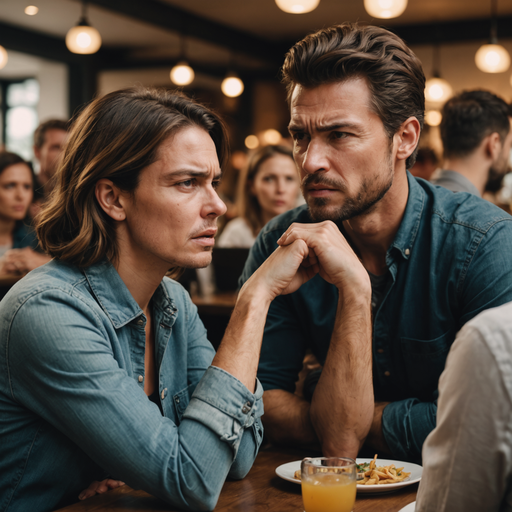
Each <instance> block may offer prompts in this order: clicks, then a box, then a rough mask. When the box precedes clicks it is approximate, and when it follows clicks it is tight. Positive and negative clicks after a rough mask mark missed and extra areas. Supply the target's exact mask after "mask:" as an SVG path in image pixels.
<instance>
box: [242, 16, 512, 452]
mask: <svg viewBox="0 0 512 512" xmlns="http://www.w3.org/2000/svg"><path fill="white" fill-rule="evenodd" d="M283 81H284V84H285V85H286V87H287V91H288V102H289V105H290V112H291V121H290V124H289V131H290V133H291V135H292V137H293V139H294V157H295V160H296V163H297V164H298V167H299V170H300V172H301V177H302V190H303V194H304V197H305V199H306V201H307V205H305V206H304V207H299V208H297V209H295V210H292V211H291V212H288V213H285V214H283V215H281V216H280V217H277V218H276V219H273V220H272V221H271V222H270V223H269V224H268V225H267V226H266V227H265V228H264V229H263V230H262V231H261V233H260V235H259V237H258V239H257V240H256V243H255V245H254V246H253V248H252V250H251V253H250V256H249V259H248V261H247V264H246V267H245V270H244V274H243V276H242V282H243V281H245V280H246V279H247V278H248V277H249V276H250V275H251V274H252V273H253V272H254V271H255V270H256V269H257V268H258V267H259V266H260V265H261V264H262V263H263V262H264V261H265V259H266V258H267V257H268V256H269V254H271V252H272V251H273V250H274V249H275V247H278V246H281V247H283V246H286V245H287V244H289V243H293V242H294V241H296V240H298V239H302V240H305V241H306V243H307V244H308V246H309V248H310V251H312V253H313V254H314V257H315V258H316V260H317V262H318V265H319V268H320V273H319V275H317V276H315V277H314V278H313V279H312V280H311V281H309V282H308V283H306V284H305V285H304V286H302V287H301V288H300V289H299V290H298V291H297V292H295V293H293V294H291V295H288V296H286V297H278V298H277V299H276V300H275V301H274V302H273V303H272V305H271V307H270V309H269V314H268V317H267V323H266V327H265V334H264V340H263V345H262V353H261V359H260V365H259V369H258V377H259V378H260V380H261V382H262V384H263V388H264V390H265V393H264V403H265V416H264V418H263V421H264V424H265V428H266V432H267V434H268V437H269V439H270V440H272V441H274V442H276V443H291V444H303V445H312V444H318V443H320V445H321V448H322V450H323V452H324V454H325V455H333V456H334V455H338V456H339V455H344V456H349V457H356V455H357V454H358V452H359V450H360V449H361V448H362V447H368V448H369V449H370V450H371V454H372V455H373V454H374V453H376V452H378V453H379V454H380V455H382V456H384V455H386V454H390V455H392V456H393V457H395V458H397V459H400V460H420V459H421V449H422V445H423V441H424V440H425V438H426V436H427V435H428V433H429V432H430V431H431V430H432V429H433V428H434V426H435V422H436V404H437V384H438V379H439V375H440V374H441V372H442V370H443V368H444V363H445V360H446V356H447V354H448V351H449V348H450V346H451V344H452V342H453V340H454V338H455V334H456V332H457V331H458V330H459V329H460V327H461V326H462V325H463V324H464V323H466V322H467V321H468V320H469V319H471V318H472V317H473V316H475V315H476V314H477V313H478V312H480V311H482V310H483V309H486V308H489V307H492V306H497V305H500V304H503V303H505V302H508V301H510V300H512V261H511V260H510V251H511V250H512V217H510V216H509V215H507V214H506V213H504V212H503V211H501V210H500V209H498V208H497V207H495V206H493V205H491V204H489V203H487V202H485V201H483V200H481V199H479V198H477V197H475V196H472V195H469V194H453V193H451V192H449V191H447V190H444V189H442V188H439V187H434V186H431V185H430V184H429V183H427V182H426V181H423V180H416V179H415V178H414V177H413V176H412V175H410V174H409V173H408V172H407V169H408V168H410V167H411V166H412V165H413V164H414V159H415V155H416V151H417V144H418V140H419V136H420V132H421V129H422V126H423V115H424V107H425V100H424V89H425V77H424V74H423V70H422V67H421V63H420V61H419V60H418V58H417V57H416V56H415V55H414V53H413V52H412V51H411V50H410V49H409V48H408V47H407V45H406V44H405V43H404V42H403V41H402V40H401V39H400V38H399V37H397V36H396V35H394V34H392V33H391V32H389V31H387V30H385V29H382V28H378V27H372V26H361V25H352V24H349V23H345V24H343V25H339V26H334V27H331V28H327V29H324V30H320V31H319V32H317V33H315V34H312V35H309V36H307V37H306V38H304V39H303V40H302V41H299V42H298V43H297V44H296V45H295V46H294V47H293V48H291V50H290V51H289V52H288V54H287V56H286V60H285V63H284V66H283ZM308 349H309V350H311V351H312V352H313V354H314V355H315V356H316V358H317V359H318V361H319V362H320V364H321V365H322V366H323V370H322V371H321V372H320V373H317V374H316V381H315V380H314V379H309V381H307V382H306V384H305V387H304V389H305V393H304V395H305V396H299V395H298V394H295V393H294V391H295V382H296V380H297V378H298V374H299V372H300V370H301V369H302V363H303V359H304V355H305V353H306V351H307V350H308ZM308 392H309V397H310V398H309V399H308V398H306V397H307V396H308Z"/></svg>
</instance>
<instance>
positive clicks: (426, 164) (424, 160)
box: [409, 148, 439, 181]
mask: <svg viewBox="0 0 512 512" xmlns="http://www.w3.org/2000/svg"><path fill="white" fill-rule="evenodd" d="M438 163H439V162H438V159H437V156H436V154H435V152H434V150H433V149H431V148H420V149H418V154H417V155H416V163H415V164H414V165H413V166H412V167H411V168H410V169H409V172H410V173H411V174H412V175H413V176H416V178H423V179H424V180H427V181H430V178H431V177H432V175H433V174H434V171H435V170H436V169H437V165H438Z"/></svg>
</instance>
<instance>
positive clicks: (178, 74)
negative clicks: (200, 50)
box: [171, 61, 195, 85]
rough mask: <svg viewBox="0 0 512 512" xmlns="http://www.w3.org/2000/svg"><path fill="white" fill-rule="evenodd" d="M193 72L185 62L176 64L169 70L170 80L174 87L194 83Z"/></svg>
mask: <svg viewBox="0 0 512 512" xmlns="http://www.w3.org/2000/svg"><path fill="white" fill-rule="evenodd" d="M194 77H195V74H194V70H193V69H192V68H191V67H190V66H189V65H188V64H187V63H186V62H185V61H182V62H178V64H176V66H174V67H173V68H172V69H171V80H172V81H173V82H174V83H175V84H176V85H188V84H191V83H192V82H193V81H194Z"/></svg>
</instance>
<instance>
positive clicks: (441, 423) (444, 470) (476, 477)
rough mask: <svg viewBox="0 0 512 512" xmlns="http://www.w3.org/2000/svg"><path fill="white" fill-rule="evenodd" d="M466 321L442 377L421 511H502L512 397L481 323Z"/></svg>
mask: <svg viewBox="0 0 512 512" xmlns="http://www.w3.org/2000/svg"><path fill="white" fill-rule="evenodd" d="M474 324H475V323H473V325H466V326H465V327H464V328H463V329H462V330H461V331H460V333H459V334H458V335H457V338H456V340H455V342H454V344H453V346H452V348H451V351H450V354H449V356H448V359H447V362H446V368H445V370H444V372H443V374H442V375H441V378H440V380H439V402H438V411H437V426H436V428H435V429H434V431H432V432H431V434H430V435H429V436H428V438H427V440H426V441H425V444H424V446H423V465H424V472H423V477H422V480H421V483H420V487H419V491H418V496H417V501H416V512H444V511H446V512H448V511H449V512H468V511H471V510H482V511H483V510H485V511H489V512H490V511H498V510H500V504H501V503H502V500H503V499H504V496H505V494H506V493H507V485H508V480H509V479H508V475H510V470H511V453H510V452H511V439H510V419H511V418H510V412H511V404H510V396H509V394H508V392H507V388H506V386H505V384H504V380H503V378H502V376H503V373H502V368H500V367H499V365H498V364H497V363H496V358H495V355H494V354H493V353H492V352H491V350H490V349H489V346H488V345H487V343H486V341H485V339H484V336H483V335H482V331H483V332H484V333H485V335H486V336H489V335H490V336H492V335H493V332H492V330H490V329H489V330H488V329H486V328H485V327H486V326H485V323H484V325H483V329H479V328H478V324H476V326H475V325H474Z"/></svg>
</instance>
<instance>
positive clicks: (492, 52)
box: [475, 0, 510, 73]
mask: <svg viewBox="0 0 512 512" xmlns="http://www.w3.org/2000/svg"><path fill="white" fill-rule="evenodd" d="M497 12H498V0H491V37H490V40H489V43H488V44H484V45H482V46H480V48H478V50H477V52H476V54H475V63H476V65H477V67H478V69H480V70H481V71H483V72H484V73H503V72H504V71H507V69H508V68H509V67H510V55H509V54H508V52H507V50H505V48H503V46H501V45H500V44H498V21H497Z"/></svg>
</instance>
